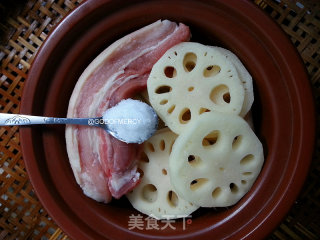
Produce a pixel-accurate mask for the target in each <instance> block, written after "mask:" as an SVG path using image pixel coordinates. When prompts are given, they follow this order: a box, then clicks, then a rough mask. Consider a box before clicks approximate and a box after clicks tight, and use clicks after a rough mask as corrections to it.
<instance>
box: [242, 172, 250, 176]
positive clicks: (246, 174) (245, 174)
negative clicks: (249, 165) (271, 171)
mask: <svg viewBox="0 0 320 240" xmlns="http://www.w3.org/2000/svg"><path fill="white" fill-rule="evenodd" d="M251 174H252V172H243V173H242V175H243V176H250V175H251Z"/></svg>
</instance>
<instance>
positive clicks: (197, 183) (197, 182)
mask: <svg viewBox="0 0 320 240" xmlns="http://www.w3.org/2000/svg"><path fill="white" fill-rule="evenodd" d="M207 182H208V179H207V178H198V179H194V180H192V181H191V183H190V189H191V190H192V191H195V190H197V189H199V188H200V187H202V186H203V185H205V184H206V183H207Z"/></svg>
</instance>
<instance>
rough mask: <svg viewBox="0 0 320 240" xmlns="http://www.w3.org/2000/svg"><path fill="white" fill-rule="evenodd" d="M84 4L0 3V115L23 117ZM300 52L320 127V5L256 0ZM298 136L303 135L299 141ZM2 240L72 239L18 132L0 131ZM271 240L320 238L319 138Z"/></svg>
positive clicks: (62, 0)
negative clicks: (28, 93)
mask: <svg viewBox="0 0 320 240" xmlns="http://www.w3.org/2000/svg"><path fill="white" fill-rule="evenodd" d="M80 2H81V1H80V0H46V1H41V0H28V1H24V0H23V1H22V0H9V1H8V0H1V1H0V61H1V63H0V66H1V68H0V111H1V112H5V113H18V112H19V105H20V100H21V93H22V90H23V86H24V83H25V81H26V79H27V75H28V70H29V68H30V66H31V64H32V61H33V59H34V56H35V54H36V52H37V50H38V49H39V47H40V46H41V44H42V43H43V41H44V40H45V39H46V37H47V36H48V34H49V33H50V31H51V30H52V29H53V27H54V26H55V25H56V24H57V23H59V21H60V20H61V19H62V18H63V17H64V16H66V15H67V14H68V13H69V12H70V11H71V10H72V9H74V8H75V7H76V6H77V5H78V4H79V3H80ZM255 3H256V4H257V5H258V6H259V7H260V8H261V11H264V12H266V13H267V14H268V15H270V16H271V17H272V18H273V19H274V21H275V22H277V23H278V24H279V25H280V26H281V27H282V29H283V30H284V31H285V32H286V34H287V35H288V36H289V37H290V38H291V41H292V42H293V44H294V45H295V46H296V48H297V50H298V51H299V53H300V55H301V57H302V59H303V61H304V63H305V66H306V68H307V70H308V73H309V77H310V82H311V84H312V86H313V91H314V95H315V101H316V105H317V123H318V124H319V123H320V108H319V103H320V2H319V1H303V0H299V1H293V0H281V1H279V0H278V1H276V0H255ZM297 137H298V136H297ZM0 239H8V240H9V239H69V238H68V236H67V235H65V234H64V233H63V232H62V231H61V229H60V228H59V227H58V226H57V225H56V224H55V222H54V221H53V220H52V218H51V217H50V216H49V215H48V214H47V212H46V210H45V209H43V207H42V205H41V203H40V202H39V200H38V198H37V196H36V194H35V193H34V191H33V188H32V186H31V184H30V182H29V179H28V175H27V173H26V170H25V167H24V162H23V157H22V155H21V149H20V145H19V129H18V128H17V127H1V128H0ZM268 239H295V240H297V239H301V240H305V239H307V240H308V239H313V240H315V239H320V135H319V131H318V132H317V142H316V149H315V154H314V158H313V161H312V165H311V168H310V173H309V175H308V178H307V181H306V183H305V186H304V188H303V190H302V192H301V194H300V196H299V198H298V199H297V201H296V202H295V204H294V206H293V207H292V209H291V210H290V212H289V213H288V215H287V216H286V218H285V219H284V220H283V221H282V223H281V224H280V225H279V226H278V227H277V228H276V229H275V231H274V232H273V233H272V234H271V235H270V236H269V237H268Z"/></svg>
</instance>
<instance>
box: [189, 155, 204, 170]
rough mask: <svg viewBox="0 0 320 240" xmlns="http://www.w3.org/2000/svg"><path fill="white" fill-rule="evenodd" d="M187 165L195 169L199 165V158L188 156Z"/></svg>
mask: <svg viewBox="0 0 320 240" xmlns="http://www.w3.org/2000/svg"><path fill="white" fill-rule="evenodd" d="M188 163H189V164H190V165H191V166H193V167H196V166H198V165H199V164H200V163H201V158H200V157H199V156H195V155H189V156H188Z"/></svg>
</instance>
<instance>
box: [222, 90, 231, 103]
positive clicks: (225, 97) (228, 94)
mask: <svg viewBox="0 0 320 240" xmlns="http://www.w3.org/2000/svg"><path fill="white" fill-rule="evenodd" d="M222 98H223V101H225V102H226V103H230V100H231V97H230V93H229V92H227V93H225V94H223V96H222Z"/></svg>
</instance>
